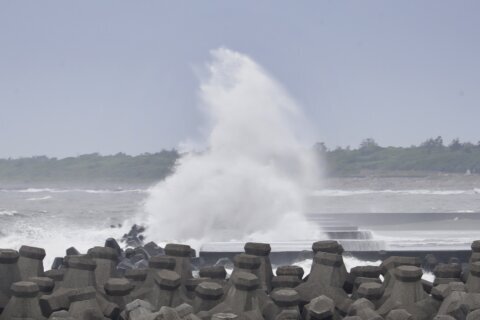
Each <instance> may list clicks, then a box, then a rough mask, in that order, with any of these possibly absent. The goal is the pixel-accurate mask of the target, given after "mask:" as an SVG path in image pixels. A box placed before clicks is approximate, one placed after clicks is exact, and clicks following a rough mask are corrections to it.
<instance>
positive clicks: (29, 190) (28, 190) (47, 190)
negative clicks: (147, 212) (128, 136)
mask: <svg viewBox="0 0 480 320" xmlns="http://www.w3.org/2000/svg"><path fill="white" fill-rule="evenodd" d="M0 192H17V193H94V194H95V193H98V194H116V193H144V192H147V190H146V189H55V188H25V189H0Z"/></svg>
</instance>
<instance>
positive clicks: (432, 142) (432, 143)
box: [420, 136, 443, 152]
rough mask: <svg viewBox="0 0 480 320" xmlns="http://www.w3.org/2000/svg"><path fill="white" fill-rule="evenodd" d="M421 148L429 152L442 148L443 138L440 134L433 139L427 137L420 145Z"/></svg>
mask: <svg viewBox="0 0 480 320" xmlns="http://www.w3.org/2000/svg"><path fill="white" fill-rule="evenodd" d="M420 147H421V148H425V149H427V150H428V151H429V152H430V151H432V150H435V149H442V148H443V138H442V137H441V136H438V137H436V138H435V139H432V138H430V139H427V140H426V141H425V142H423V143H422V144H421V145H420Z"/></svg>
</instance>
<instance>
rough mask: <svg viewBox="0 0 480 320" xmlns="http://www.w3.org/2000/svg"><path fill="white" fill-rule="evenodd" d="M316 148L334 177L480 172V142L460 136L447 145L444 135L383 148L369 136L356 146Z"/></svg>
mask: <svg viewBox="0 0 480 320" xmlns="http://www.w3.org/2000/svg"><path fill="white" fill-rule="evenodd" d="M315 150H316V151H317V152H318V153H319V154H320V155H321V156H322V157H323V159H324V162H325V166H326V171H327V174H329V175H332V176H342V175H352V174H359V173H361V172H365V171H367V172H368V171H377V172H391V171H425V172H445V173H480V142H479V143H476V144H473V143H471V142H461V141H460V140H459V139H454V140H452V141H451V142H450V143H448V144H445V143H444V141H443V139H442V137H436V138H430V139H427V140H426V141H424V142H423V143H421V144H419V145H417V146H415V145H414V146H410V147H382V146H380V145H378V144H377V143H376V142H375V140H373V139H371V138H369V139H365V140H363V141H362V143H361V144H360V146H359V147H358V148H355V149H351V148H349V147H346V148H336V149H333V150H329V149H328V148H327V147H326V146H325V144H324V143H317V144H316V145H315Z"/></svg>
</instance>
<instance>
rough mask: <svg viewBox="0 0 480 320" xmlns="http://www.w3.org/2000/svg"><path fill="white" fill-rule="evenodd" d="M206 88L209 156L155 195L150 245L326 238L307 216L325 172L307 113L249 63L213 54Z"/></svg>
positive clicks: (186, 162)
mask: <svg viewBox="0 0 480 320" xmlns="http://www.w3.org/2000/svg"><path fill="white" fill-rule="evenodd" d="M211 54H212V57H213V59H212V62H211V63H209V64H208V65H207V70H208V77H207V78H206V79H204V80H203V81H202V82H201V86H200V98H201V102H202V104H201V105H202V109H203V110H204V111H205V114H206V116H207V118H208V121H209V125H210V126H211V128H210V129H209V133H208V136H207V139H206V140H207V141H206V144H207V149H206V150H205V151H203V152H200V153H198V152H197V153H188V154H186V155H184V156H183V157H182V158H181V159H180V160H179V162H178V166H177V168H176V170H175V173H174V174H173V175H171V176H170V177H168V178H167V179H165V180H164V181H162V182H160V183H159V184H157V185H156V186H154V187H152V188H151V189H150V190H149V196H148V197H147V199H146V201H145V204H144V208H143V209H144V213H145V214H146V221H145V223H146V225H147V232H146V233H147V237H148V239H150V240H154V241H158V242H164V241H182V242H185V243H189V244H190V245H192V246H194V247H197V248H198V246H199V245H200V244H201V243H204V242H208V241H230V240H237V241H238V240H240V241H248V240H250V241H252V240H255V241H286V240H310V239H316V238H318V237H319V236H320V235H319V234H318V231H316V230H315V228H313V227H312V226H311V223H308V222H307V221H306V219H305V217H304V215H303V212H304V202H305V201H304V200H305V199H304V198H305V196H306V194H307V193H308V191H307V190H308V189H310V188H311V187H312V183H318V177H319V170H318V165H317V162H318V160H317V159H316V158H315V156H314V154H313V152H312V150H311V148H310V147H309V146H306V145H303V144H302V143H300V141H299V138H298V136H297V134H299V133H300V131H297V129H299V130H304V129H305V128H306V127H305V126H304V124H305V123H304V122H303V119H302V115H301V112H300V110H299V108H298V107H297V105H296V104H295V102H294V101H293V100H292V99H291V98H290V97H289V96H288V94H287V93H286V92H285V91H284V89H283V88H282V87H281V86H280V85H279V84H277V83H276V81H275V80H273V79H272V78H271V77H270V76H269V75H268V74H267V73H266V72H265V71H264V70H263V69H262V68H261V67H260V66H259V65H257V64H256V63H255V62H254V61H253V60H252V59H250V58H249V57H248V56H246V55H243V54H240V53H238V52H234V51H231V50H228V49H225V48H220V49H217V50H214V51H212V53H211Z"/></svg>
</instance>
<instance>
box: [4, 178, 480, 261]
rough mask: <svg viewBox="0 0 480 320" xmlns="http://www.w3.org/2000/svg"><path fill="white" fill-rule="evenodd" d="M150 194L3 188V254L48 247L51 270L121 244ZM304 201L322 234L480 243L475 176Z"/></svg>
mask: <svg viewBox="0 0 480 320" xmlns="http://www.w3.org/2000/svg"><path fill="white" fill-rule="evenodd" d="M150 187H151V185H148V184H138V183H137V184H136V183H130V184H129V183H122V184H118V183H115V184H113V183H105V184H102V185H94V186H92V185H88V186H86V185H79V184H65V183H55V182H51V183H48V184H42V185H38V184H35V185H32V184H19V183H15V184H11V183H10V184H9V183H5V182H4V183H1V184H0V248H13V249H18V248H19V247H20V246H21V245H31V246H39V247H43V248H45V249H46V251H47V257H46V260H45V265H46V268H48V267H49V264H51V262H52V261H53V259H54V257H56V256H63V255H65V250H66V249H67V248H69V247H71V246H74V247H75V248H77V249H78V250H79V251H81V252H85V251H86V250H87V249H88V248H90V247H92V246H96V245H103V243H104V241H105V239H106V238H108V237H114V238H117V239H120V238H121V237H122V235H123V234H124V233H126V232H127V231H128V230H129V229H130V227H131V226H132V224H133V223H135V222H136V221H135V219H136V217H137V216H138V215H139V214H141V212H142V208H143V203H144V201H145V199H146V198H147V197H148V195H149V188H150ZM307 194H308V198H307V208H308V209H307V210H306V212H305V214H306V215H307V216H308V217H309V219H311V220H312V221H315V222H316V223H317V224H318V227H319V228H327V229H329V230H332V229H335V228H339V229H348V228H351V229H352V230H360V231H365V232H368V234H369V235H370V236H369V237H370V238H371V239H370V240H372V239H373V240H375V241H378V242H379V243H381V244H382V245H383V246H384V248H387V249H389V248H390V249H391V248H403V249H408V250H420V249H435V248H437V249H438V248H441V249H448V250H462V249H468V248H469V247H470V244H471V242H472V241H473V240H476V239H480V176H477V175H448V174H436V175H423V176H401V177H398V176H396V177H393V176H388V177H385V176H383V177H368V176H367V177H350V178H332V179H325V181H324V183H323V184H322V186H321V187H319V188H317V189H315V190H308V192H307ZM159 214H160V213H159ZM166 240H167V239H166ZM315 240H318V239H311V241H312V242H313V241H315ZM147 241H148V239H147ZM307 242H308V241H307ZM310 243H311V242H310ZM205 245H206V246H208V245H209V244H205ZM307 245H308V244H307ZM210 246H211V244H210ZM272 247H273V248H274V249H275V246H272ZM351 263H355V262H351Z"/></svg>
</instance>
